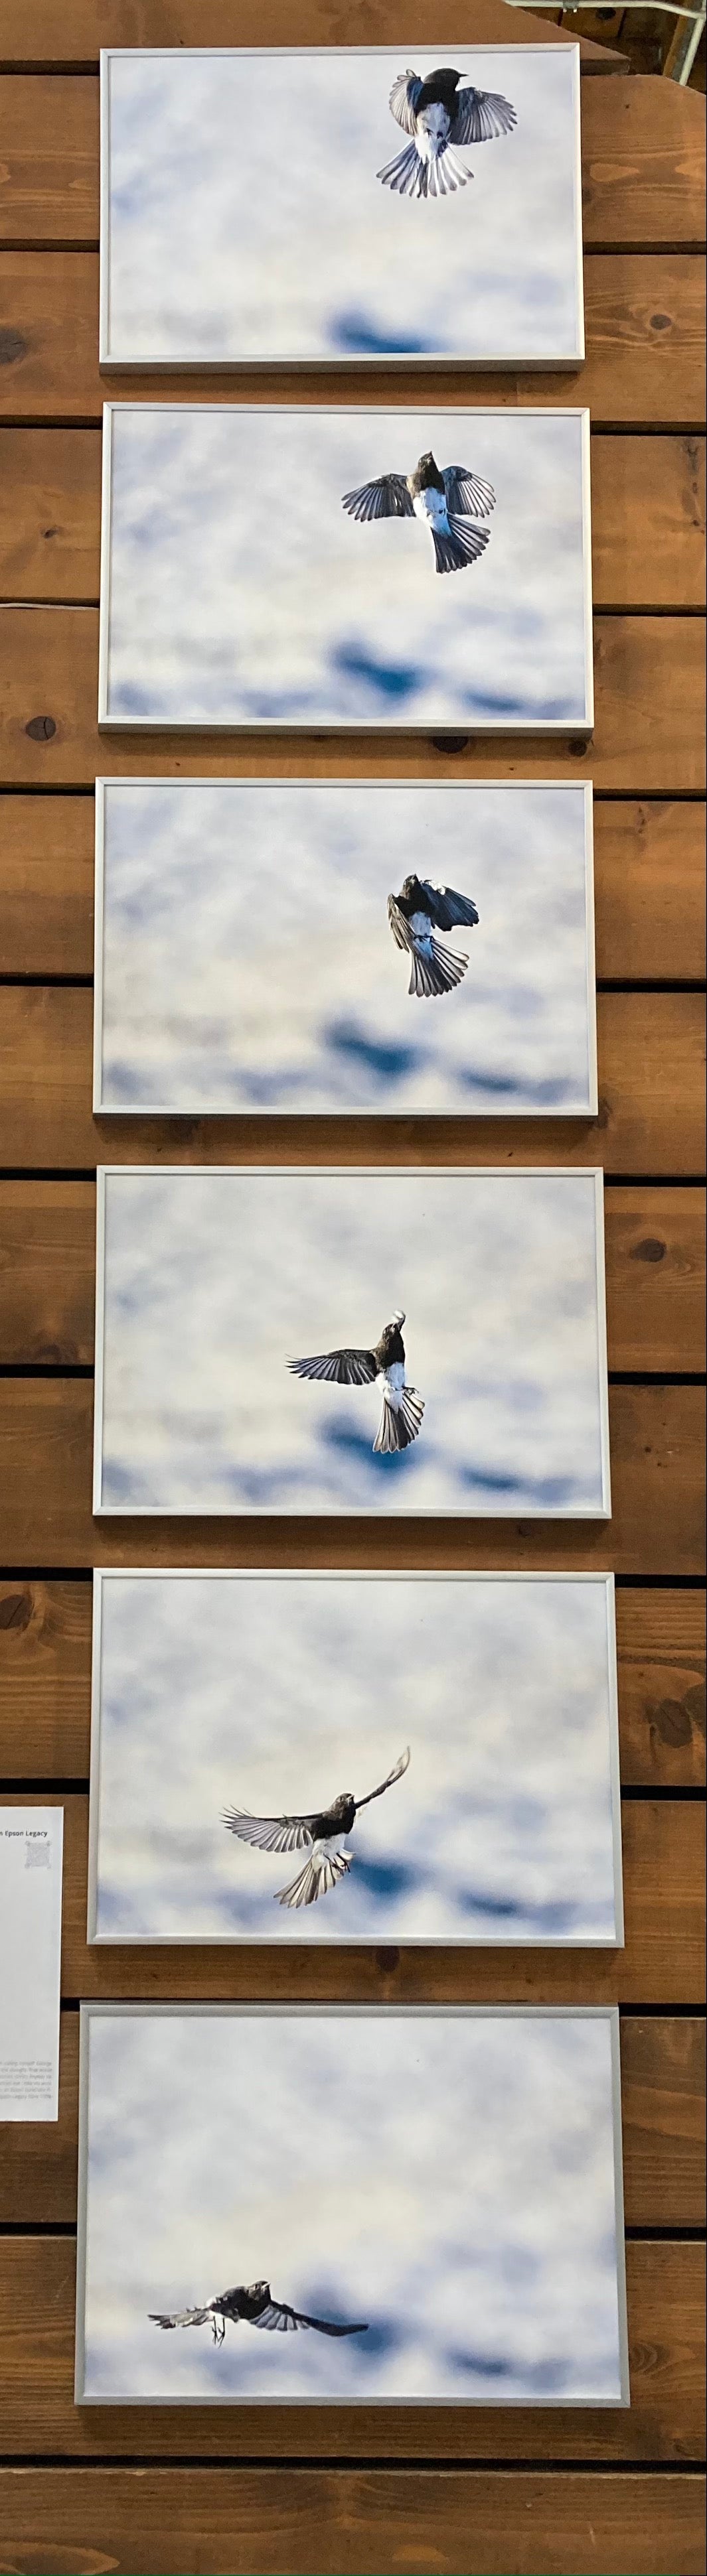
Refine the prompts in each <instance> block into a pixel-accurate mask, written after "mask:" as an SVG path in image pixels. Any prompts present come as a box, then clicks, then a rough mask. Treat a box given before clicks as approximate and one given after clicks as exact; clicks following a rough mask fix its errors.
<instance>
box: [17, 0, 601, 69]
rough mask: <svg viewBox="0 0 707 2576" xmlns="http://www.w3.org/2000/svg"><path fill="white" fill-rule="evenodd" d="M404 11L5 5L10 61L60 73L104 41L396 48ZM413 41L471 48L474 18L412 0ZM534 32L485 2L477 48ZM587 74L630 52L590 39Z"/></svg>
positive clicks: (559, 33)
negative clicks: (27, 10) (470, 29)
mask: <svg viewBox="0 0 707 2576" xmlns="http://www.w3.org/2000/svg"><path fill="white" fill-rule="evenodd" d="M400 23H401V12H400V10H399V9H398V8H396V9H393V8H392V7H391V6H390V0H350V6H349V7H348V9H347V11H346V16H345V19H342V14H341V10H340V7H339V6H338V0H308V5H307V10H306V14H303V11H302V7H301V5H297V0H265V6H263V4H262V0H199V16H198V33H197V28H196V26H195V19H194V0H72V5H71V9H70V10H67V9H66V7H65V5H64V0H33V8H32V14H31V18H30V19H29V20H28V19H27V16H26V14H25V12H24V10H23V7H22V0H3V18H2V36H1V39H0V63H2V64H3V65H4V64H7V65H8V66H9V65H14V64H20V65H25V64H32V63H42V64H45V65H47V66H49V68H54V67H56V69H59V68H60V67H62V66H63V65H64V64H70V63H77V62H78V63H80V64H81V65H82V67H88V66H90V67H91V68H92V69H97V66H98V55H99V51H100V47H101V45H193V44H195V43H196V44H199V45H342V44H346V45H390V44H397V42H398V39H399V35H400ZM535 23H536V24H537V36H535V32H534V36H533V41H534V42H537V43H538V44H544V43H547V44H553V43H554V44H556V43H558V42H559V43H560V44H567V43H568V42H571V41H572V39H571V37H570V35H569V33H568V32H567V31H564V30H562V29H560V30H558V29H556V28H555V27H553V26H548V25H546V24H545V22H544V21H543V20H542V19H538V20H537V22H535ZM403 33H404V37H405V41H406V43H408V42H409V43H412V42H413V39H414V40H415V41H416V42H417V43H418V44H422V45H424V46H425V47H429V46H431V45H434V44H435V43H436V42H437V41H438V39H439V38H442V39H443V40H444V43H445V44H447V45H448V44H449V42H450V39H451V40H452V41H456V43H457V44H468V42H469V36H468V26H467V22H466V16H465V12H464V11H463V10H462V9H461V8H460V6H459V0H457V6H456V8H452V9H451V11H450V10H449V8H447V7H446V6H443V5H442V0H425V5H424V7H421V6H420V0H417V5H415V0H411V5H410V6H409V7H406V9H405V11H404V23H403ZM528 41H529V38H528V30H527V27H526V26H525V25H524V24H523V20H522V19H521V20H520V22H519V21H518V20H517V19H515V20H514V19H513V18H509V15H508V12H507V10H506V9H505V8H504V7H503V6H501V0H475V6H474V42H475V44H478V45H483V44H487V45H498V44H503V45H513V44H527V43H528ZM580 53H581V59H582V64H583V66H584V68H585V69H587V70H591V71H597V72H600V73H601V72H612V71H617V72H625V69H626V65H625V63H624V61H623V59H622V56H621V55H620V54H617V53H614V52H608V53H606V54H605V53H604V48H603V46H600V45H595V44H593V43H592V42H591V41H589V42H585V41H583V42H582V44H581V46H580Z"/></svg>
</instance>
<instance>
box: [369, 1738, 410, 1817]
mask: <svg viewBox="0 0 707 2576" xmlns="http://www.w3.org/2000/svg"><path fill="white" fill-rule="evenodd" d="M409 1760H410V1746H409V1744H406V1747H405V1752H404V1753H401V1755H400V1760H399V1761H398V1762H394V1763H393V1768H392V1771H389V1772H388V1774H387V1777H386V1779H385V1780H381V1782H380V1784H379V1787H378V1788H377V1789H369V1791H368V1796H367V1798H357V1799H356V1814H357V1815H358V1811H359V1807H370V1804H371V1799H372V1798H382V1796H383V1792H384V1789H392V1786H393V1781H394V1780H401V1779H402V1776H403V1772H404V1771H407V1767H408V1763H409Z"/></svg>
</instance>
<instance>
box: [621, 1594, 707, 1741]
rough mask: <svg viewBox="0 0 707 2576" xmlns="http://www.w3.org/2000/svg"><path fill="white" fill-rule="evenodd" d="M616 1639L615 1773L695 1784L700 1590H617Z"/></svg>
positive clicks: (701, 1696) (700, 1694) (700, 1698)
mask: <svg viewBox="0 0 707 2576" xmlns="http://www.w3.org/2000/svg"><path fill="white" fill-rule="evenodd" d="M616 1640H617V1658H618V1670H619V1713H620V1733H621V1775H622V1779H623V1780H624V1781H625V1782H626V1784H627V1785H629V1784H632V1785H633V1786H634V1787H639V1786H640V1787H645V1786H650V1785H652V1786H654V1787H656V1788H657V1787H659V1786H662V1785H665V1786H670V1787H672V1788H701V1787H702V1785H703V1782H704V1777H705V1683H704V1652H705V1604H704V1597H703V1596H702V1595H701V1594H700V1593H698V1592H694V1593H685V1592H662V1591H661V1592H649V1591H644V1590H641V1591H635V1592H634V1591H631V1590H620V1591H618V1592H617V1595H616Z"/></svg>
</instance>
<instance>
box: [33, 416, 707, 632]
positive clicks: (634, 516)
mask: <svg viewBox="0 0 707 2576" xmlns="http://www.w3.org/2000/svg"><path fill="white" fill-rule="evenodd" d="M100 541H101V433H100V430H91V429H89V430H86V429H75V430H70V429H8V428H5V429H0V599H5V600H48V601H57V600H59V601H61V600H63V601H75V600H84V601H85V600H96V601H97V599H98V590H99V569H100ZM592 565H593V592H594V604H595V607H596V608H597V609H602V608H622V609H626V608H628V609H643V608H660V609H665V608H669V609H673V610H675V611H678V612H679V611H680V610H682V609H690V608H703V607H704V601H705V441H704V439H702V438H698V437H696V436H693V437H689V436H686V435H685V436H683V437H673V438H655V437H652V438H635V437H624V438H611V437H607V436H602V435H601V434H599V435H597V436H596V437H595V438H594V439H593V441H592Z"/></svg>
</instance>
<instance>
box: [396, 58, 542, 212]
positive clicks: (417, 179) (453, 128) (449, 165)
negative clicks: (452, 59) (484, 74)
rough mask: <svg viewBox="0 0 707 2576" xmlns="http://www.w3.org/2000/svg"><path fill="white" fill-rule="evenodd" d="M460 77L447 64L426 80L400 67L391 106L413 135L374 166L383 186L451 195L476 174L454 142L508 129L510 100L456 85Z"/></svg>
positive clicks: (481, 139)
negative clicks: (389, 158)
mask: <svg viewBox="0 0 707 2576" xmlns="http://www.w3.org/2000/svg"><path fill="white" fill-rule="evenodd" d="M460 80H461V72H455V71H450V70H448V69H446V68H445V67H442V69H441V70H440V71H436V72H430V73H429V74H428V77H427V80H420V77H419V74H418V73H417V72H410V71H407V72H399V73H398V77H397V80H394V82H393V87H392V90H391V93H390V99H389V106H390V112H391V115H392V116H394V117H395V121H396V124H397V125H401V126H402V129H403V133H404V134H409V135H410V137H411V140H410V142H409V143H408V144H406V147H405V151H404V152H399V153H398V154H397V157H396V159H395V161H387V162H386V166H385V169H384V170H377V171H376V178H377V179H381V180H382V182H383V186H384V188H396V189H397V191H398V195H399V196H401V197H446V196H448V195H449V196H454V195H455V194H456V190H457V188H465V187H466V183H467V179H473V176H474V173H473V170H467V169H466V168H465V166H464V163H463V161H460V160H459V158H458V153H457V149H456V147H457V146H458V145H459V144H462V145H464V144H472V143H491V142H493V141H495V140H496V139H497V137H498V136H499V135H502V134H512V132H513V127H514V125H515V123H516V112H515V108H514V107H511V104H510V100H509V99H507V98H500V97H498V95H497V94H496V93H494V91H493V90H483V89H460V87H459V82H460Z"/></svg>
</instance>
